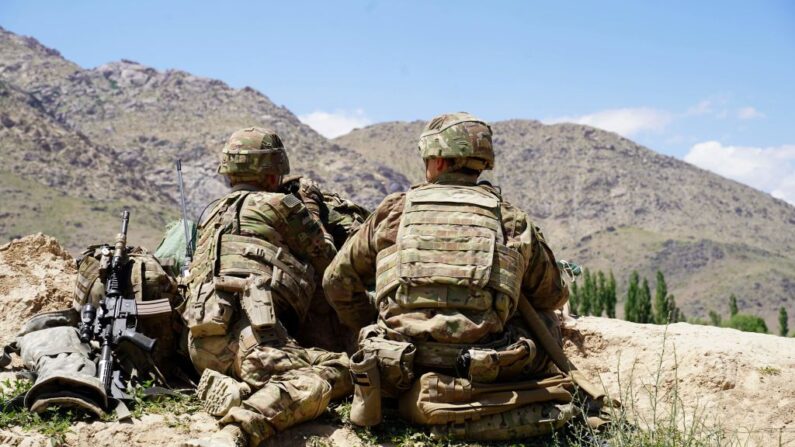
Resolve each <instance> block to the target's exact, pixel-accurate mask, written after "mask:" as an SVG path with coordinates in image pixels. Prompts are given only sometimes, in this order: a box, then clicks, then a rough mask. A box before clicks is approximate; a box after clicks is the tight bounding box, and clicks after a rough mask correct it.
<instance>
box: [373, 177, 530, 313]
mask: <svg viewBox="0 0 795 447" xmlns="http://www.w3.org/2000/svg"><path fill="white" fill-rule="evenodd" d="M522 271H523V259H522V255H521V254H520V253H519V252H517V251H515V250H512V249H510V248H508V247H507V246H506V245H505V235H504V232H503V228H502V220H501V217H500V197H499V196H497V195H495V194H493V193H491V192H490V191H488V190H487V189H485V188H483V187H479V186H459V185H438V184H431V185H425V186H422V187H419V188H416V189H413V190H411V191H409V192H408V193H407V194H406V198H405V205H404V209H403V215H402V217H401V220H400V226H399V228H398V233H397V240H396V244H395V245H393V246H391V247H389V248H387V249H385V250H382V251H381V252H379V253H378V257H377V262H376V299H377V300H381V299H383V298H384V297H387V296H389V297H392V299H394V300H395V302H397V303H398V305H400V306H401V307H402V308H405V309H406V310H410V309H417V308H448V309H470V310H479V311H486V310H489V309H492V307H493V306H494V305H495V301H497V300H499V301H500V302H505V301H506V300H505V297H507V298H508V301H509V302H510V303H511V305H510V307H511V311H507V312H506V311H503V312H499V314H500V315H501V316H502V317H503V318H504V319H507V318H508V316H509V315H510V313H512V310H513V309H515V308H516V305H517V302H518V298H519V291H520V287H521V281H522Z"/></svg>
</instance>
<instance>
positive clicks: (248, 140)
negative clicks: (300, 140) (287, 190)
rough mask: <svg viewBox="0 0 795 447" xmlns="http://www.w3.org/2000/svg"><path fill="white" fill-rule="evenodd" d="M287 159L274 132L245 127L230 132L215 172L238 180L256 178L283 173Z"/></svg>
mask: <svg viewBox="0 0 795 447" xmlns="http://www.w3.org/2000/svg"><path fill="white" fill-rule="evenodd" d="M289 172H290V162H289V160H288V159H287V152H286V151H285V150H284V144H282V140H281V139H280V138H279V136H278V135H276V132H274V131H272V130H268V129H262V128H260V127H249V128H247V129H241V130H238V131H237V132H235V133H233V134H232V136H230V137H229V140H228V141H227V142H226V144H225V145H224V149H223V151H222V153H221V164H220V166H218V173H219V174H221V175H226V176H229V177H234V178H235V179H238V180H258V179H260V178H262V176H263V175H285V174H288V173H289Z"/></svg>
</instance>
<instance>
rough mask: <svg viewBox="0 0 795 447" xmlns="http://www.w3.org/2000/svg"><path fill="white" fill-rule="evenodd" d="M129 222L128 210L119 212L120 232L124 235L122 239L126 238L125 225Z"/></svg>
mask: <svg viewBox="0 0 795 447" xmlns="http://www.w3.org/2000/svg"><path fill="white" fill-rule="evenodd" d="M129 224H130V212H129V211H127V210H124V211H122V212H121V234H123V235H124V239H125V240H126V239H127V226H128V225H129Z"/></svg>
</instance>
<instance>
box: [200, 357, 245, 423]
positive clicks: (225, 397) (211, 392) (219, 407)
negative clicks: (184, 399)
mask: <svg viewBox="0 0 795 447" xmlns="http://www.w3.org/2000/svg"><path fill="white" fill-rule="evenodd" d="M249 394H251V388H249V386H248V385H246V384H245V383H241V382H238V381H237V380H235V379H233V378H231V377H229V376H225V375H223V374H221V373H219V372H217V371H213V370H212V369H205V370H204V373H202V377H201V380H200V381H199V386H198V387H196V396H197V397H198V398H199V400H201V402H202V406H203V407H204V411H206V412H208V413H210V414H211V415H213V416H218V417H221V416H224V415H226V413H228V412H229V410H231V409H232V408H234V407H237V406H240V404H241V403H242V402H243V400H244V399H245V398H246V397H248V395H249Z"/></svg>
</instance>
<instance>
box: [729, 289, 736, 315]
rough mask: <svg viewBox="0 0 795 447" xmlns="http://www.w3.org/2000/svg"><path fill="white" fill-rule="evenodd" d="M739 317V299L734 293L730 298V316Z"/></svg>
mask: <svg viewBox="0 0 795 447" xmlns="http://www.w3.org/2000/svg"><path fill="white" fill-rule="evenodd" d="M735 315H737V297H736V296H734V294H733V293H732V294H731V296H730V297H729V316H730V317H733V316H735Z"/></svg>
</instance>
